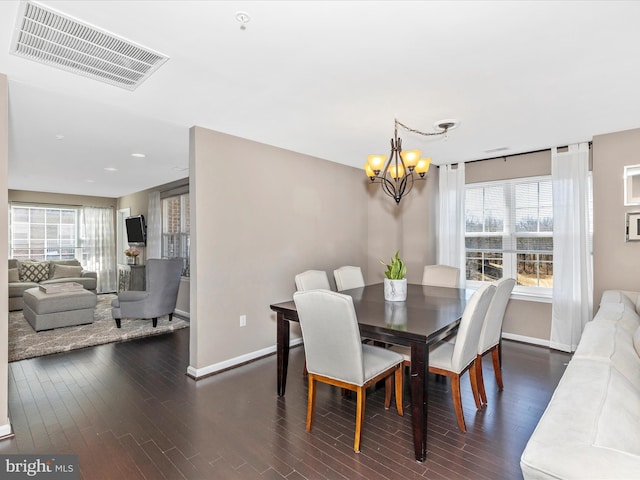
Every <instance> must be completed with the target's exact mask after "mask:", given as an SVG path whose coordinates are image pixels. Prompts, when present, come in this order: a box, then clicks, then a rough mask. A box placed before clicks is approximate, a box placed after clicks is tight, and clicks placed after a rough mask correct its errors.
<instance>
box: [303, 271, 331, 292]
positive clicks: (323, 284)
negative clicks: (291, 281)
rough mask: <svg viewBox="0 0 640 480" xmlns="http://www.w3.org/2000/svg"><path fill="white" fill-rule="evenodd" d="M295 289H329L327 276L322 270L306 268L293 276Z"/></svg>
mask: <svg viewBox="0 0 640 480" xmlns="http://www.w3.org/2000/svg"><path fill="white" fill-rule="evenodd" d="M295 282H296V290H298V291H305V290H316V289H324V290H331V286H330V285H329V277H328V276H327V272H325V271H324V270H307V271H305V272H302V273H299V274H297V275H296V276H295Z"/></svg>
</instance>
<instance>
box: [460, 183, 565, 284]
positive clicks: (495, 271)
mask: <svg viewBox="0 0 640 480" xmlns="http://www.w3.org/2000/svg"><path fill="white" fill-rule="evenodd" d="M465 250H466V275H467V277H466V278H467V280H468V281H470V282H483V281H495V280H498V279H500V278H503V277H505V276H506V277H510V278H515V279H516V281H517V282H516V288H517V289H518V290H520V291H525V290H528V289H532V288H533V289H535V291H537V292H538V293H541V292H543V291H544V292H545V293H550V290H551V288H552V286H553V197H552V190H551V178H550V177H535V178H527V179H516V180H506V181H501V182H487V183H478V184H470V185H467V186H466V189H465Z"/></svg>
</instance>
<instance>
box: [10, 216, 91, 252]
mask: <svg viewBox="0 0 640 480" xmlns="http://www.w3.org/2000/svg"><path fill="white" fill-rule="evenodd" d="M10 222H11V234H10V245H9V249H10V251H9V256H10V258H16V259H20V260H27V259H33V260H62V259H72V258H79V257H80V255H76V252H77V249H78V247H79V241H78V209H76V208H56V207H48V206H46V207H44V206H26V205H12V206H11V218H10ZM79 259H80V258H79Z"/></svg>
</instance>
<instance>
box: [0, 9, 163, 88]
mask: <svg viewBox="0 0 640 480" xmlns="http://www.w3.org/2000/svg"><path fill="white" fill-rule="evenodd" d="M10 52H11V53H12V54H14V55H17V56H19V57H23V58H28V59H29V60H33V61H34V62H39V63H44V64H45V65H50V66H52V67H57V68H61V69H63V70H66V71H68V72H72V73H77V74H78V75H83V76H85V77H90V78H93V79H95V80H100V81H101V82H106V83H109V84H111V85H116V86H118V87H122V88H126V89H127V90H135V89H136V88H137V87H138V85H140V84H141V83H142V82H144V81H145V80H146V79H147V78H148V77H149V76H150V75H151V74H152V73H153V72H155V71H156V70H157V69H158V68H160V66H161V65H162V64H163V63H164V62H166V61H167V60H168V59H169V57H167V56H165V55H162V54H160V53H158V52H154V51H153V50H150V49H148V48H145V47H142V46H140V45H136V44H135V43H133V42H131V41H129V40H126V39H124V38H121V37H118V36H117V35H114V34H112V33H109V32H106V31H104V30H99V29H97V28H96V27H94V26H92V25H89V24H87V23H84V22H81V21H79V20H76V19H74V18H71V17H69V16H66V15H63V14H61V13H59V12H57V11H55V10H51V9H49V8H45V7H43V6H42V5H39V4H37V3H34V2H21V3H20V8H19V11H18V19H17V21H16V28H15V32H14V35H13V40H12V42H11V49H10Z"/></svg>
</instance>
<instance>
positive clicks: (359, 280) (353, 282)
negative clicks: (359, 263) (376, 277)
mask: <svg viewBox="0 0 640 480" xmlns="http://www.w3.org/2000/svg"><path fill="white" fill-rule="evenodd" d="M333 278H334V279H335V281H336V288H337V290H338V291H339V292H342V291H343V290H350V289H352V288H359V287H364V277H363V276H362V269H361V268H360V267H351V266H344V267H340V268H338V269H336V270H334V271H333Z"/></svg>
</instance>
